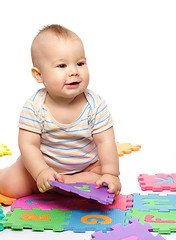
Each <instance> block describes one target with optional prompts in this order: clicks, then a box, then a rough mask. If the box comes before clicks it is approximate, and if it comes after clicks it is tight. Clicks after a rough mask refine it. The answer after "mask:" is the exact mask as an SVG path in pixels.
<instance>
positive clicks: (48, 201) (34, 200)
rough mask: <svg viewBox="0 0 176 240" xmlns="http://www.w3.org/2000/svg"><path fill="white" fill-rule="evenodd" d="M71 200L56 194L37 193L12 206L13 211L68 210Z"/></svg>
mask: <svg viewBox="0 0 176 240" xmlns="http://www.w3.org/2000/svg"><path fill="white" fill-rule="evenodd" d="M69 202H70V198H69V197H66V196H61V195H59V194H55V193H37V194H32V195H29V196H26V197H22V198H19V199H17V200H15V201H14V202H13V204H12V206H11V211H13V209H14V208H21V209H25V210H31V209H33V208H40V209H41V210H51V209H53V208H57V209H58V208H59V209H60V210H68V209H69V208H68V206H69Z"/></svg>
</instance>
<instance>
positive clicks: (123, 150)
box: [116, 142, 141, 157]
mask: <svg viewBox="0 0 176 240" xmlns="http://www.w3.org/2000/svg"><path fill="white" fill-rule="evenodd" d="M116 146H117V151H118V155H119V156H120V157H121V156H123V155H124V154H129V153H131V152H132V151H138V150H139V149H140V148H141V145H131V143H119V142H116Z"/></svg>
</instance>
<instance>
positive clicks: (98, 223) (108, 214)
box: [62, 209, 126, 232]
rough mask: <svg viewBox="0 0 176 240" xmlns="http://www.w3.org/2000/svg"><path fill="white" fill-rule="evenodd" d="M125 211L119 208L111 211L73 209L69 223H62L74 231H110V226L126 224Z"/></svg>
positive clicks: (65, 227)
mask: <svg viewBox="0 0 176 240" xmlns="http://www.w3.org/2000/svg"><path fill="white" fill-rule="evenodd" d="M125 213H126V212H125V211H119V210H118V209H110V210H109V211H101V210H89V211H80V210H73V212H72V214H71V218H70V220H69V224H68V225H66V226H65V225H62V226H63V228H64V229H65V230H70V231H74V232H85V231H99V230H102V231H103V232H106V231H109V230H110V226H111V225H114V224H117V223H121V224H122V225H125Z"/></svg>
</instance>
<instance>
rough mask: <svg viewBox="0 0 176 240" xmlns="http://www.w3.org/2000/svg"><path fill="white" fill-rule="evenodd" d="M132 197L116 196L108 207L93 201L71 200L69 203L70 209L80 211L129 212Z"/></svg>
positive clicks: (83, 199)
mask: <svg viewBox="0 0 176 240" xmlns="http://www.w3.org/2000/svg"><path fill="white" fill-rule="evenodd" d="M132 202H133V196H132V195H122V194H120V195H118V196H115V198H114V201H113V203H112V204H110V205H103V204H101V203H99V202H97V201H95V200H93V199H86V198H82V199H80V198H79V199H78V198H72V200H71V201H70V204H69V207H70V209H80V210H89V209H100V210H102V211H107V210H109V209H119V210H120V211H126V210H129V209H128V208H130V207H132Z"/></svg>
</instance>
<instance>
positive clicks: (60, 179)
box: [54, 173, 63, 183]
mask: <svg viewBox="0 0 176 240" xmlns="http://www.w3.org/2000/svg"><path fill="white" fill-rule="evenodd" d="M54 178H55V180H57V181H58V182H61V183H63V177H62V176H61V175H60V174H58V173H55V174H54Z"/></svg>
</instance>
